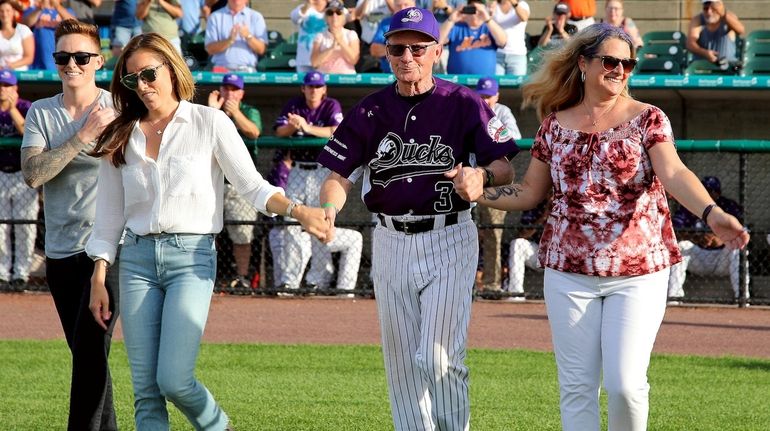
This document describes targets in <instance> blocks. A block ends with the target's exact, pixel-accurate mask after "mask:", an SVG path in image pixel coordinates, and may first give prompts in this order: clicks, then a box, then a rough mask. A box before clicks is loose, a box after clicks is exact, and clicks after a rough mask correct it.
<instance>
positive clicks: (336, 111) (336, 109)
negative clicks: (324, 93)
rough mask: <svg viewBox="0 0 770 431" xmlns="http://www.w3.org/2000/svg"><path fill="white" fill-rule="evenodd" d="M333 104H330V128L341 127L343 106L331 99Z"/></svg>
mask: <svg viewBox="0 0 770 431" xmlns="http://www.w3.org/2000/svg"><path fill="white" fill-rule="evenodd" d="M331 100H332V101H333V103H330V104H329V126H339V125H340V124H341V123H342V119H343V114H342V105H340V102H339V101H338V100H336V99H331Z"/></svg>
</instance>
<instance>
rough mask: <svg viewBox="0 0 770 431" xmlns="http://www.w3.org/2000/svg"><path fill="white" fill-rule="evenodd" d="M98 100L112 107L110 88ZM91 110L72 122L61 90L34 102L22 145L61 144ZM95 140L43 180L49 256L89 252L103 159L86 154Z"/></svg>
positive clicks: (55, 145) (46, 241)
mask: <svg viewBox="0 0 770 431" xmlns="http://www.w3.org/2000/svg"><path fill="white" fill-rule="evenodd" d="M100 91H101V95H100V96H99V102H98V103H99V104H100V105H101V106H102V107H112V96H111V95H110V92H109V91H105V90H100ZM89 113H90V110H89V111H88V112H86V113H85V114H84V115H83V116H82V117H81V118H80V119H79V120H78V121H74V120H73V119H72V117H71V116H70V114H69V113H68V112H67V110H66V109H65V107H64V104H63V97H62V95H61V94H57V95H56V96H53V97H49V98H47V99H40V100H38V101H36V102H34V103H33V104H32V107H30V108H29V112H28V113H27V117H26V122H25V125H24V138H23V140H22V144H21V147H22V148H27V147H43V148H45V149H46V150H50V149H53V148H56V147H59V146H61V145H62V144H64V143H65V142H67V141H68V140H69V139H70V138H72V137H73V136H74V135H75V133H77V132H78V131H79V130H80V129H82V128H83V125H84V124H85V122H86V120H87V119H88V114H89ZM93 148H94V143H93V142H92V143H91V144H90V145H88V147H86V148H85V149H83V150H81V151H80V153H79V154H78V155H77V156H75V158H74V159H72V160H71V161H70V162H69V163H68V164H67V166H66V167H64V169H63V170H62V171H61V172H59V174H58V175H56V176H55V177H53V178H52V179H51V180H50V181H48V182H47V183H45V184H43V204H44V205H43V208H44V211H45V255H46V256H48V257H50V258H53V259H63V258H66V257H69V256H72V255H75V254H78V253H80V252H82V251H84V250H85V247H86V241H87V240H88V236H89V235H90V234H91V228H92V227H93V225H94V216H95V212H96V178H97V173H98V171H99V159H97V158H94V157H91V156H89V155H88V154H87V153H88V152H89V151H91V150H92V149H93Z"/></svg>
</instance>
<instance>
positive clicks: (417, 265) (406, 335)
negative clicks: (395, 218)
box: [372, 212, 479, 431]
mask: <svg viewBox="0 0 770 431" xmlns="http://www.w3.org/2000/svg"><path fill="white" fill-rule="evenodd" d="M465 215H466V216H467V217H466V218H464V219H463V218H461V219H460V222H459V223H458V224H456V225H453V226H449V227H445V228H440V229H436V230H432V231H429V232H425V233H419V234H414V235H407V234H404V233H401V232H397V231H395V230H391V229H389V228H387V227H383V226H377V227H375V228H374V233H373V239H372V241H373V256H372V276H373V282H374V291H375V294H376V296H377V311H378V315H379V318H380V329H381V331H380V333H381V335H382V354H383V356H384V359H385V375H386V377H387V381H388V393H389V395H390V406H391V413H392V415H393V424H394V426H395V429H396V431H405V430H408V431H434V430H442V431H467V430H468V428H469V419H470V398H469V396H468V367H467V366H466V365H465V356H466V343H467V339H468V322H469V321H470V314H471V290H472V288H473V280H474V278H475V276H476V266H477V263H478V258H479V255H478V250H479V248H478V245H479V244H478V237H477V233H476V226H475V225H474V224H473V222H472V220H471V219H470V213H469V212H466V213H465Z"/></svg>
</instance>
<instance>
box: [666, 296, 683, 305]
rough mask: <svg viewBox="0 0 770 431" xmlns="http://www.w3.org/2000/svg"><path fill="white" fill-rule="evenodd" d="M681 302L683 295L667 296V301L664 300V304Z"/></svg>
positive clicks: (679, 303) (680, 303) (678, 303)
mask: <svg viewBox="0 0 770 431" xmlns="http://www.w3.org/2000/svg"><path fill="white" fill-rule="evenodd" d="M682 302H684V297H681V296H672V297H670V298H668V301H666V305H682Z"/></svg>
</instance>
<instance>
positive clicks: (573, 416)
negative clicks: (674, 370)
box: [544, 268, 669, 431]
mask: <svg viewBox="0 0 770 431" xmlns="http://www.w3.org/2000/svg"><path fill="white" fill-rule="evenodd" d="M668 276H669V269H668V268H666V269H664V270H662V271H658V272H656V273H652V274H646V275H640V276H634V277H592V276H587V275H582V274H572V273H566V272H560V271H556V270H553V269H550V268H546V269H545V280H544V293H545V304H546V309H547V312H548V322H549V324H550V325H551V333H552V336H553V350H554V354H555V356H556V365H557V368H558V373H559V387H560V391H561V423H562V428H563V430H564V431H599V429H600V422H599V385H600V383H601V381H602V375H603V377H604V388H605V390H606V391H607V413H608V414H607V416H608V425H609V426H608V430H609V431H645V430H646V429H647V414H648V410H649V398H648V396H649V391H650V385H649V384H648V383H647V368H648V367H649V365H650V354H651V353H652V346H653V343H654V342H655V337H656V335H657V334H658V329H659V328H660V324H661V322H662V321H663V314H664V313H665V311H666V289H668Z"/></svg>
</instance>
